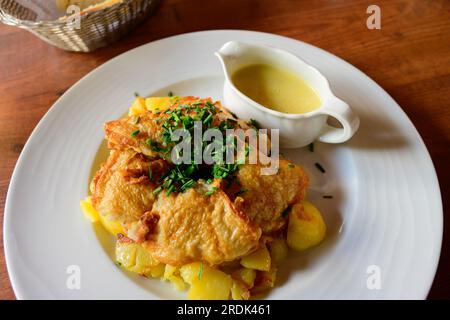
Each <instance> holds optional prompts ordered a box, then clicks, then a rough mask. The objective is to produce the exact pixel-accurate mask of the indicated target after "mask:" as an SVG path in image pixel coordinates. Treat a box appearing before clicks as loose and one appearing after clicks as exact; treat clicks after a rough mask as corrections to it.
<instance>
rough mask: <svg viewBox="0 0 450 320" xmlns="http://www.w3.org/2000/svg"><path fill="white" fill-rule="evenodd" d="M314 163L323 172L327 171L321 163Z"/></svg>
mask: <svg viewBox="0 0 450 320" xmlns="http://www.w3.org/2000/svg"><path fill="white" fill-rule="evenodd" d="M314 165H315V166H316V168H317V169H319V170H320V172H322V173H325V172H326V171H325V169H324V168H323V167H322V165H321V164H320V163H318V162H316V163H314Z"/></svg>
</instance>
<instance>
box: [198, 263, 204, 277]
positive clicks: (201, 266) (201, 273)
mask: <svg viewBox="0 0 450 320" xmlns="http://www.w3.org/2000/svg"><path fill="white" fill-rule="evenodd" d="M203 271H204V266H203V262H200V269H199V270H198V274H197V277H198V279H199V280H202V276H203Z"/></svg>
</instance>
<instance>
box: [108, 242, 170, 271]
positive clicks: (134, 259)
mask: <svg viewBox="0 0 450 320" xmlns="http://www.w3.org/2000/svg"><path fill="white" fill-rule="evenodd" d="M116 261H117V262H118V264H119V265H120V266H122V267H123V268H124V269H126V270H128V271H131V272H135V273H138V274H140V275H144V276H150V277H153V278H159V277H161V276H162V275H163V274H164V265H163V264H161V263H159V262H158V261H156V260H155V259H153V258H152V256H151V255H150V253H149V252H148V251H147V250H145V249H144V248H143V247H142V246H141V245H140V244H137V243H133V242H128V241H121V240H118V241H117V242H116Z"/></svg>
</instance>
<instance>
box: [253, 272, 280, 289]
mask: <svg viewBox="0 0 450 320" xmlns="http://www.w3.org/2000/svg"><path fill="white" fill-rule="evenodd" d="M276 278H277V268H276V267H274V266H272V268H270V270H269V271H258V273H257V274H256V279H255V285H254V287H253V288H252V289H251V293H252V294H256V293H261V292H264V291H266V290H268V289H270V288H273V287H274V286H275V281H276Z"/></svg>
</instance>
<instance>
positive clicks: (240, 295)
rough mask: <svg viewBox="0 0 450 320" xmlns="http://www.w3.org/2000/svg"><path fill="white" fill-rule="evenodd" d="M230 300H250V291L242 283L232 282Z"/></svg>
mask: <svg viewBox="0 0 450 320" xmlns="http://www.w3.org/2000/svg"><path fill="white" fill-rule="evenodd" d="M231 299H233V300H248V299H250V290H249V289H248V288H247V286H246V285H245V284H243V283H242V282H240V281H238V280H233V284H232V286H231Z"/></svg>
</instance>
